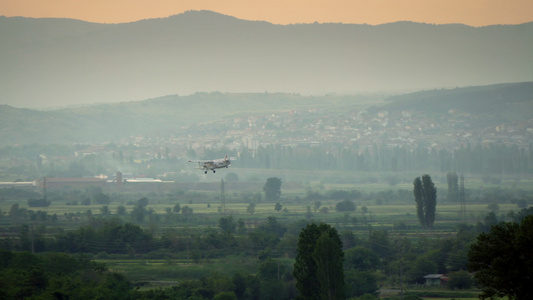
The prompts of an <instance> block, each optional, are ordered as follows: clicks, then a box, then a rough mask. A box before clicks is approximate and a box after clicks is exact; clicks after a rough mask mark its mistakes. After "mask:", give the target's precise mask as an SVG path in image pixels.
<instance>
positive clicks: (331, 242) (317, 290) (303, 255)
mask: <svg viewBox="0 0 533 300" xmlns="http://www.w3.org/2000/svg"><path fill="white" fill-rule="evenodd" d="M343 260H344V253H343V251H342V241H341V239H340V237H339V234H338V233H337V230H336V229H335V228H334V227H331V226H330V225H328V224H324V223H321V224H319V225H317V224H314V223H313V224H309V225H307V227H306V228H304V229H303V230H302V231H301V232H300V236H299V238H298V254H297V256H296V261H295V263H294V277H295V278H296V288H297V289H298V291H299V292H300V296H299V298H300V299H344V298H345V289H344V270H343V265H342V264H343Z"/></svg>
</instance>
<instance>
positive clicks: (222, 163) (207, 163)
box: [189, 155, 235, 174]
mask: <svg viewBox="0 0 533 300" xmlns="http://www.w3.org/2000/svg"><path fill="white" fill-rule="evenodd" d="M232 160H235V158H234V157H228V156H227V155H226V156H225V157H224V158H220V159H214V160H189V162H195V163H198V167H197V169H200V170H204V172H205V174H207V171H209V170H211V171H213V173H215V172H216V169H222V168H227V167H229V165H231V161H232Z"/></svg>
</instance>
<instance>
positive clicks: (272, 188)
mask: <svg viewBox="0 0 533 300" xmlns="http://www.w3.org/2000/svg"><path fill="white" fill-rule="evenodd" d="M263 191H264V192H265V199H266V200H267V201H268V200H274V201H277V200H279V198H280V197H281V179H280V178H277V177H269V178H268V179H267V181H266V183H265V186H264V187H263Z"/></svg>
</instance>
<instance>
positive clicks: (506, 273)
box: [468, 215, 533, 300]
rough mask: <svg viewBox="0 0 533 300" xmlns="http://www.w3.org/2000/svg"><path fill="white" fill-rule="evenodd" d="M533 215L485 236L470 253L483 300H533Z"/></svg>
mask: <svg viewBox="0 0 533 300" xmlns="http://www.w3.org/2000/svg"><path fill="white" fill-rule="evenodd" d="M531 249H533V215H529V216H527V217H525V218H524V219H523V220H522V222H521V223H520V224H517V223H510V222H508V223H505V222H501V223H499V224H497V225H494V226H492V227H491V228H490V232H489V233H481V234H480V235H479V236H478V237H477V240H476V242H475V243H474V244H472V245H471V246H470V251H469V252H468V259H469V262H468V269H469V271H471V272H475V275H474V277H475V278H476V280H477V283H478V284H479V285H481V288H482V290H483V293H482V294H481V296H480V297H482V298H483V299H487V298H488V299H493V298H494V297H495V296H497V297H504V296H507V297H508V298H509V299H510V300H514V299H533V289H531V280H532V273H531V270H533V256H532V255H531Z"/></svg>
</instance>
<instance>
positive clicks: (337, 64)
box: [0, 11, 533, 108]
mask: <svg viewBox="0 0 533 300" xmlns="http://www.w3.org/2000/svg"><path fill="white" fill-rule="evenodd" d="M0 40H1V41H2V43H1V44H0V69H1V71H0V104H7V105H9V106H13V107H19V108H52V107H63V106H75V105H81V104H93V103H117V102H127V101H136V100H144V99H149V98H156V97H160V96H165V95H176V94H179V95H190V94H194V93H196V92H212V91H220V92H229V93H264V92H269V93H277V92H283V93H299V94H303V95H325V94H328V93H335V94H366V93H397V94H401V93H405V92H410V91H417V90H428V89H439V88H454V87H467V86H479V85H490V84H497V83H509V82H524V81H533V23H524V24H519V25H493V26H485V27H470V26H466V25H460V24H449V25H432V24H422V23H413V22H396V23H389V24H383V25H362V24H340V23H326V24H322V23H314V24H293V25H274V24H271V23H268V22H264V21H245V20H240V19H237V18H234V17H231V16H227V15H222V14H219V13H214V12H211V11H189V12H186V13H183V14H179V15H175V16H171V17H168V18H161V19H148V20H142V21H137V22H132V23H122V24H99V23H89V22H85V21H79V20H73V19H53V18H42V19H33V18H23V17H0Z"/></svg>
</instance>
